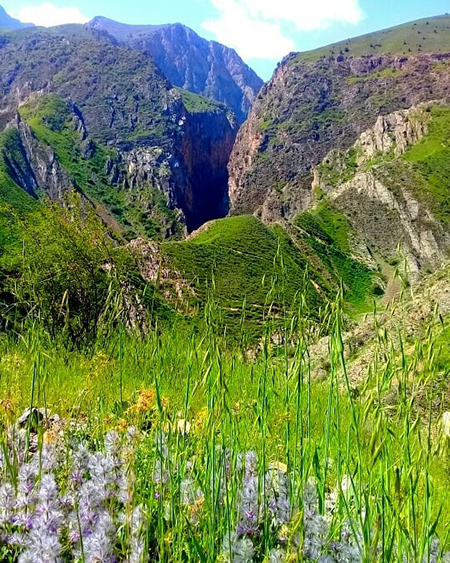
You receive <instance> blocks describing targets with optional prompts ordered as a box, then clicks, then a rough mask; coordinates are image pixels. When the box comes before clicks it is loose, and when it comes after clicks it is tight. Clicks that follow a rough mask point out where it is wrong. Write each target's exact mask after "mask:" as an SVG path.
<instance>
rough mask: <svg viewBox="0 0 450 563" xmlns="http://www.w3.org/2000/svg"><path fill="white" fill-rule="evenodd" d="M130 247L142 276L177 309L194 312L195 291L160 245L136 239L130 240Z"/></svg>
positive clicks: (183, 311) (188, 312) (182, 311)
mask: <svg viewBox="0 0 450 563" xmlns="http://www.w3.org/2000/svg"><path fill="white" fill-rule="evenodd" d="M129 248H130V249H131V250H132V251H133V252H134V254H135V256H136V259H137V262H138V265H139V269H140V272H141V275H142V278H143V279H144V280H145V281H147V282H149V283H151V284H153V285H154V286H155V287H156V288H157V289H158V290H159V291H160V292H161V294H162V296H163V297H164V298H165V299H166V300H167V301H168V302H169V303H170V304H171V305H172V306H173V307H174V308H175V309H176V310H177V311H179V312H181V313H184V314H186V313H187V314H190V313H192V298H193V297H195V295H196V294H195V291H194V289H193V288H192V287H191V286H190V285H189V284H188V282H187V281H186V280H185V279H184V278H183V276H182V275H181V274H180V272H178V271H177V270H176V269H175V268H174V267H173V265H172V264H170V263H169V261H168V260H167V258H166V257H165V256H163V254H162V253H161V250H160V247H159V246H158V245H157V244H155V243H153V242H150V241H146V240H144V239H136V240H133V241H131V242H130V244H129Z"/></svg>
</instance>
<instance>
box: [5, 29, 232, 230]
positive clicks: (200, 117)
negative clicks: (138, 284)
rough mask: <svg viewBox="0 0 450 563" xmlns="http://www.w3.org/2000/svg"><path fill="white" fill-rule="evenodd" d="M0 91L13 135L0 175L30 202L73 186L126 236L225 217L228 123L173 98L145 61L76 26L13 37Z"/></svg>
mask: <svg viewBox="0 0 450 563" xmlns="http://www.w3.org/2000/svg"><path fill="white" fill-rule="evenodd" d="M0 91H1V94H2V96H1V101H0V113H1V120H0V126H1V129H2V130H3V131H4V133H3V135H6V134H7V136H8V138H9V137H10V136H11V131H12V130H16V131H17V143H16V144H17V147H16V146H14V150H12V148H11V147H12V146H13V145H12V144H11V142H10V141H9V142H8V143H6V144H4V143H3V156H4V162H5V163H6V164H5V167H6V168H7V172H8V174H9V175H10V177H11V178H12V179H13V181H14V182H15V183H16V184H17V185H19V186H20V187H22V188H23V189H24V190H26V191H27V192H28V193H29V194H30V195H32V196H33V197H37V196H38V195H39V194H40V193H42V192H44V193H46V195H48V196H49V197H51V198H54V199H58V198H60V197H61V193H62V191H65V190H66V189H67V188H68V187H70V186H73V187H75V188H76V189H78V190H79V191H80V192H82V193H84V194H85V196H86V197H87V198H89V199H91V200H93V201H95V202H97V203H98V204H99V205H101V206H102V207H103V208H104V209H105V210H106V212H107V213H109V214H110V215H111V216H112V217H113V218H114V219H115V220H117V221H118V222H119V223H120V224H121V225H122V228H123V230H124V231H125V232H126V234H127V236H135V235H148V236H156V237H163V238H164V237H166V236H174V235H177V234H178V235H181V234H182V232H183V229H184V225H187V228H188V229H189V230H190V229H191V228H196V227H197V226H199V225H200V224H201V223H202V222H203V221H204V220H208V219H213V218H216V217H219V216H222V215H224V214H226V211H227V206H226V193H227V180H228V173H227V161H228V158H229V154H230V152H231V148H232V145H233V142H234V138H235V135H236V129H237V126H236V123H235V120H234V118H233V116H232V115H231V114H230V112H229V110H228V109H227V108H225V106H222V105H221V104H218V103H216V102H213V101H211V102H209V101H208V100H205V99H202V98H198V97H197V96H195V95H193V94H189V95H188V96H186V95H185V94H184V93H183V92H182V91H180V90H178V89H176V88H173V86H172V85H171V84H170V82H168V81H167V79H166V78H165V77H164V76H163V75H162V73H161V71H160V70H159V69H158V67H157V66H156V64H155V63H154V61H153V60H152V59H151V58H150V57H149V56H148V55H144V54H141V53H137V52H136V51H133V50H131V49H127V48H124V47H119V46H117V45H113V44H111V42H110V41H109V40H104V39H103V38H102V37H101V36H98V34H97V33H96V32H92V31H90V30H86V29H84V28H83V27H82V26H65V27H62V28H59V29H54V30H51V31H48V32H43V31H40V30H39V31H38V30H24V31H20V32H17V35H15V36H14V38H13V40H12V39H11V36H9V35H7V36H5V41H4V44H3V47H2V48H1V60H0ZM18 114H19V117H17V116H18ZM8 151H9V153H10V154H9V155H8ZM13 156H14V157H15V158H13ZM8 163H9V164H8Z"/></svg>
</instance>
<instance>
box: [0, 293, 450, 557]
mask: <svg viewBox="0 0 450 563" xmlns="http://www.w3.org/2000/svg"><path fill="white" fill-rule="evenodd" d="M406 300H407V299H406V297H405V296H404V297H402V298H401V299H400V298H399V299H398V301H397V302H396V303H395V304H392V305H391V307H392V310H391V311H390V312H389V311H388V312H387V314H388V315H390V316H391V317H393V318H401V317H402V311H403V307H404V305H403V302H404V301H405V302H406ZM302 303H303V305H304V300H302V299H301V298H300V299H299V307H298V310H296V311H295V312H293V311H291V310H288V309H286V310H285V311H284V312H283V314H282V316H281V319H280V311H279V308H277V309H276V311H274V310H273V309H271V306H270V302H268V303H267V308H266V311H265V319H264V330H263V333H262V337H261V339H260V341H259V343H258V345H256V346H255V345H254V346H252V347H250V346H249V345H248V343H247V342H246V337H245V322H243V323H242V326H241V337H242V338H241V341H240V343H238V344H233V346H231V345H230V343H229V342H228V341H227V338H226V337H224V335H223V334H221V333H220V327H221V323H220V316H221V311H220V308H219V307H217V304H216V303H215V302H214V297H213V295H210V297H209V300H208V304H207V305H206V307H205V311H204V321H203V322H202V323H201V324H197V325H196V328H195V330H191V329H190V328H189V326H188V325H186V326H180V325H179V326H178V327H177V324H176V323H175V324H174V325H172V326H169V325H167V324H164V323H161V324H159V323H158V322H155V324H154V325H153V328H152V330H151V331H150V332H149V333H148V334H147V335H138V334H133V333H130V332H129V331H126V330H125V329H115V330H114V331H113V333H111V334H108V335H104V336H98V337H97V338H96V340H95V342H92V343H91V344H90V345H89V346H87V347H83V348H82V349H78V350H77V349H73V348H72V349H70V348H68V347H67V346H66V345H65V344H64V343H63V341H62V340H61V342H59V339H58V336H56V337H55V336H53V337H51V336H50V335H49V333H48V331H45V330H44V329H43V328H42V325H41V324H40V323H34V324H31V325H28V326H27V328H26V331H23V332H22V333H21V334H18V333H14V332H13V331H11V332H9V333H7V334H5V335H3V337H2V339H1V343H0V346H1V360H0V370H1V371H0V373H1V378H0V397H1V405H2V409H1V416H2V428H3V430H2V438H1V443H2V455H1V462H2V464H1V473H0V475H1V486H0V499H1V502H0V554H1V560H2V561H16V560H17V561H85V562H92V563H93V562H94V561H130V562H131V561H230V562H231V561H233V562H250V561H255V562H262V561H268V562H271V563H275V562H282V561H321V562H325V561H330V562H331V561H355V562H356V561H411V562H413V561H424V562H431V561H447V560H449V555H448V553H446V552H447V551H448V550H450V542H449V531H450V528H449V518H448V513H449V508H450V503H449V495H448V485H449V461H450V458H449V437H448V433H449V428H448V425H447V426H445V424H443V423H442V415H443V411H444V410H445V404H446V381H447V379H448V373H449V365H448V361H447V360H448V348H447V347H446V345H447V336H448V330H449V326H448V324H446V321H445V319H439V317H438V316H436V318H435V319H433V322H432V323H430V326H429V327H428V328H426V329H425V328H424V336H423V337H421V338H420V339H417V340H416V341H414V340H412V339H411V336H410V335H408V334H406V329H403V328H402V324H401V323H399V324H398V325H396V330H395V331H393V332H396V334H395V338H394V334H390V333H388V332H387V331H386V330H385V329H383V326H382V325H381V324H380V325H379V326H378V324H377V323H378V322H379V321H378V315H377V314H374V315H373V316H370V317H369V320H370V322H373V325H374V327H375V330H374V333H375V335H376V336H375V338H374V341H373V342H372V346H373V351H374V352H373V356H372V359H371V361H370V362H369V363H368V364H367V365H366V370H365V375H364V377H363V378H362V380H361V381H359V382H355V381H353V380H352V379H351V378H350V377H349V375H348V369H347V366H348V365H349V364H351V362H352V355H351V354H349V352H348V350H347V344H346V339H345V336H344V328H345V325H346V318H345V313H344V311H343V305H342V296H341V295H339V296H338V297H337V298H336V300H335V301H334V302H333V303H332V304H331V306H330V309H329V311H328V314H327V318H326V319H324V320H323V322H324V323H326V324H327V328H326V332H327V333H328V344H327V348H328V352H327V354H326V362H325V375H320V376H319V372H318V368H317V362H316V360H315V358H314V355H313V354H312V353H310V350H311V346H312V345H313V342H314V341H315V338H316V335H317V334H318V332H320V331H318V329H317V326H316V323H317V320H311V321H308V320H307V316H306V315H305V311H304V310H303V309H302V306H303V305H302ZM244 313H245V312H244V311H243V316H245V315H244ZM385 313H386V312H385ZM280 320H281V321H282V322H281V323H280ZM280 326H281V327H282V328H280ZM322 372H323V366H322V371H321V373H322ZM27 408H41V409H46V410H45V411H41V414H39V412H38V411H32V412H33V413H34V414H33V415H32V416H29V417H28V418H26V419H25V420H24V421H23V423H22V425H21V426H20V425H18V424H17V420H18V417H19V416H20V414H21V413H22V412H23V411H24V409H27ZM55 415H58V416H55Z"/></svg>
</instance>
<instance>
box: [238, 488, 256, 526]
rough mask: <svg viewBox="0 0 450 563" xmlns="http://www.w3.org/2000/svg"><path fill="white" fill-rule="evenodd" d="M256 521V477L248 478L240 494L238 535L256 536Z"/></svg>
mask: <svg viewBox="0 0 450 563" xmlns="http://www.w3.org/2000/svg"><path fill="white" fill-rule="evenodd" d="M258 520H259V503H258V479H257V478H256V477H250V478H248V480H247V481H246V482H245V484H244V488H243V490H242V494H241V506H240V520H239V526H238V534H239V535H243V534H247V535H251V534H256V533H257V532H258Z"/></svg>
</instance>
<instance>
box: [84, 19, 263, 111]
mask: <svg viewBox="0 0 450 563" xmlns="http://www.w3.org/2000/svg"><path fill="white" fill-rule="evenodd" d="M88 26H89V27H91V28H92V29H95V30H98V31H102V32H105V33H107V34H108V35H109V36H111V37H113V38H115V39H116V40H117V41H119V42H120V44H122V45H126V46H128V47H131V48H133V49H137V50H140V51H143V52H146V53H150V54H151V56H152V57H153V58H154V59H155V61H156V63H157V64H158V66H159V68H160V69H161V70H162V71H163V73H164V74H165V75H166V76H167V78H168V79H169V80H170V81H171V83H172V84H174V85H175V86H179V87H180V88H184V89H186V90H189V91H191V92H194V93H197V94H202V95H204V96H207V97H208V98H213V99H215V100H217V101H219V102H223V103H224V104H226V105H228V106H229V107H230V108H231V109H232V110H233V111H234V113H235V115H236V117H237V118H238V120H239V121H240V122H243V121H245V119H246V118H247V115H248V112H249V111H250V108H251V107H252V104H253V102H254V99H255V97H256V94H257V93H258V91H259V90H260V89H261V87H262V85H263V81H262V80H261V79H260V78H259V77H258V76H257V75H256V73H255V72H254V71H253V70H252V69H251V68H250V67H249V66H247V65H246V64H245V63H244V61H243V60H242V59H241V58H240V57H239V55H238V54H237V53H236V51H234V50H233V49H230V48H228V47H226V46H225V45H221V44H220V43H217V42H215V41H207V40H206V39H203V38H202V37H200V36H199V35H197V34H196V33H195V32H194V31H193V30H192V29H189V28H188V27H186V26H184V25H181V24H179V23H176V24H169V25H126V24H122V23H119V22H115V21H112V20H109V19H107V18H104V17H96V18H94V19H93V20H92V21H91V22H90V23H89V24H88Z"/></svg>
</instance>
